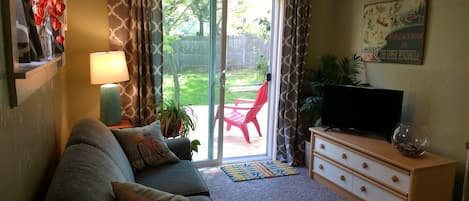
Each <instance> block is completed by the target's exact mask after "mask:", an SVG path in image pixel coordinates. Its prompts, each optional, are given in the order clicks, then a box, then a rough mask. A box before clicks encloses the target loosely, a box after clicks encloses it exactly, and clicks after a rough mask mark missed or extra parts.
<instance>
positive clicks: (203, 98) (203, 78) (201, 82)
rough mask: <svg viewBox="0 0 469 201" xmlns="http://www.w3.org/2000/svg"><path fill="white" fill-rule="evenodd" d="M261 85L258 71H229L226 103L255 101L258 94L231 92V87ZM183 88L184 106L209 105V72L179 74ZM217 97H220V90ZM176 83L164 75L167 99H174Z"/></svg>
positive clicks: (168, 75)
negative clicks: (241, 100) (245, 99)
mask: <svg viewBox="0 0 469 201" xmlns="http://www.w3.org/2000/svg"><path fill="white" fill-rule="evenodd" d="M259 83H261V82H260V81H258V76H257V71H256V69H248V68H245V69H239V70H232V71H227V74H226V82H225V86H226V87H225V89H226V91H225V103H226V104H231V103H234V101H235V99H236V98H250V99H255V98H256V95H257V92H231V91H230V90H229V89H230V88H231V87H241V86H252V85H255V84H259ZM179 84H180V87H181V91H180V101H181V104H182V105H207V104H208V74H207V72H205V73H204V72H196V71H186V72H182V73H181V74H179ZM215 91H216V97H218V94H219V92H218V90H215ZM173 93H174V83H173V77H172V75H171V74H165V75H163V95H164V98H165V99H172V98H173V96H174V95H173Z"/></svg>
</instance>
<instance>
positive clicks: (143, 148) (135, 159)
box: [112, 121, 179, 172]
mask: <svg viewBox="0 0 469 201" xmlns="http://www.w3.org/2000/svg"><path fill="white" fill-rule="evenodd" d="M153 124H155V123H153ZM153 124H151V125H149V126H145V127H139V128H126V129H116V130H112V132H113V133H114V135H115V136H116V138H117V141H119V144H120V145H121V146H122V148H123V149H124V152H125V154H126V155H127V158H128V159H129V161H130V165H132V169H134V171H135V172H137V171H140V170H143V169H145V168H146V167H148V166H158V165H161V164H165V163H172V162H178V161H179V158H178V157H177V156H176V155H175V154H174V153H173V152H171V150H169V148H168V145H166V143H165V142H164V141H163V137H162V135H161V131H159V121H158V122H156V126H154V125H153ZM152 125H153V126H152ZM150 126H151V127H150ZM149 128H151V129H149ZM155 129H157V131H155ZM160 136H161V138H160Z"/></svg>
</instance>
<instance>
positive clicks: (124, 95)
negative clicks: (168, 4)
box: [108, 0, 163, 126]
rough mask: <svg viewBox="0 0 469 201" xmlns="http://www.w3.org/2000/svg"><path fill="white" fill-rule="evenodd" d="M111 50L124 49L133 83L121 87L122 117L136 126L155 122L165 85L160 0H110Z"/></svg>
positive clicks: (128, 82) (126, 83)
mask: <svg viewBox="0 0 469 201" xmlns="http://www.w3.org/2000/svg"><path fill="white" fill-rule="evenodd" d="M108 9H109V12H108V17H109V30H110V35H109V41H110V47H111V50H123V51H124V52H125V53H126V57H127V66H128V68H129V75H130V80H129V81H127V82H123V83H121V84H120V88H121V99H122V105H121V107H122V116H123V117H127V118H129V119H130V120H131V121H132V123H133V124H134V125H135V126H140V125H147V124H149V123H151V122H152V121H154V120H155V119H156V114H155V102H157V101H158V100H159V99H160V97H161V83H162V78H161V75H162V73H161V72H162V58H163V54H162V52H163V42H162V41H163V37H162V2H161V0H108Z"/></svg>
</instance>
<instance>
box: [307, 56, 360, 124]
mask: <svg viewBox="0 0 469 201" xmlns="http://www.w3.org/2000/svg"><path fill="white" fill-rule="evenodd" d="M361 69H362V62H361V59H360V57H359V56H357V55H355V54H354V55H353V56H352V58H348V57H342V58H340V59H339V58H338V57H337V56H334V55H326V56H322V57H321V58H320V60H319V68H318V69H317V70H316V71H314V72H313V73H312V75H311V77H310V79H309V80H306V81H304V82H303V85H304V86H303V93H302V94H303V95H302V97H301V102H302V104H301V106H300V111H301V112H309V113H312V115H313V122H314V126H319V125H320V122H321V118H320V114H321V103H322V97H323V92H324V86H325V85H326V84H340V85H367V84H361V83H360V80H359V76H360V71H361Z"/></svg>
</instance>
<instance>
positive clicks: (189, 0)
mask: <svg viewBox="0 0 469 201" xmlns="http://www.w3.org/2000/svg"><path fill="white" fill-rule="evenodd" d="M222 10H223V1H211V0H163V30H164V34H163V41H164V48H163V50H164V64H163V74H164V75H163V99H173V100H175V101H177V102H179V103H180V104H181V105H184V106H188V107H191V108H192V109H193V110H194V112H195V114H196V116H197V127H196V130H195V131H193V132H191V133H190V134H189V138H190V139H191V140H198V141H199V142H200V145H199V146H198V152H195V153H193V159H194V161H198V162H200V163H206V164H219V163H220V162H221V151H219V150H218V149H219V148H221V147H222V146H221V145H219V143H218V142H219V141H218V139H221V138H220V137H219V136H218V135H219V133H218V132H217V131H216V130H214V125H215V124H214V114H215V111H216V109H217V106H218V105H223V103H220V102H222V101H223V99H222V98H220V96H223V94H220V91H221V92H223V89H221V88H222V87H223V85H224V84H223V80H224V79H223V78H222V74H221V73H222V72H223V65H222V64H223V63H224V62H221V60H222V59H223V58H222V55H224V53H223V51H222V50H224V48H222V46H223V44H224V43H223V42H222V40H223V37H222V33H223V29H222V24H223V20H222V19H221V17H222V16H223V15H222Z"/></svg>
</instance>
